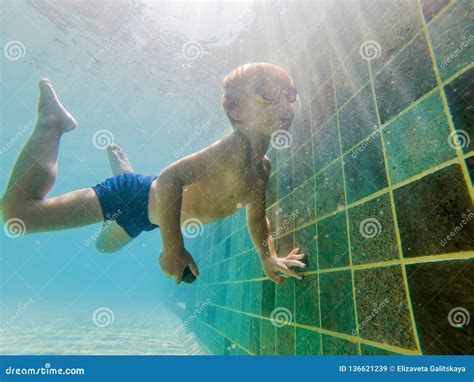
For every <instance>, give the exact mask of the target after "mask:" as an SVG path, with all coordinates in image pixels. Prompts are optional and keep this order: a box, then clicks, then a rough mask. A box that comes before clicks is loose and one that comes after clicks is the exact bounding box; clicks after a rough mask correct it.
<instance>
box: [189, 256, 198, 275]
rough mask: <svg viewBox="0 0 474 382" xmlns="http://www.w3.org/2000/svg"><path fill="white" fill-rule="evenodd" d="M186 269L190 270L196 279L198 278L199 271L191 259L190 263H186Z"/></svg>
mask: <svg viewBox="0 0 474 382" xmlns="http://www.w3.org/2000/svg"><path fill="white" fill-rule="evenodd" d="M187 265H188V267H189V269H191V272H193V274H194V276H196V277H198V276H199V269H198V267H197V265H196V263H195V262H194V260H193V258H192V257H191V259H190V261H189V262H188V264H187Z"/></svg>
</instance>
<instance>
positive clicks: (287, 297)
mask: <svg viewBox="0 0 474 382" xmlns="http://www.w3.org/2000/svg"><path fill="white" fill-rule="evenodd" d="M297 281H298V280H297ZM275 292H276V302H275V309H274V310H273V312H272V313H273V316H274V317H278V315H277V313H278V312H280V311H281V312H284V314H282V317H284V318H288V319H289V321H293V320H294V317H295V278H293V277H291V278H287V279H286V280H284V281H283V283H282V284H278V285H276V287H275ZM272 313H270V316H272Z"/></svg>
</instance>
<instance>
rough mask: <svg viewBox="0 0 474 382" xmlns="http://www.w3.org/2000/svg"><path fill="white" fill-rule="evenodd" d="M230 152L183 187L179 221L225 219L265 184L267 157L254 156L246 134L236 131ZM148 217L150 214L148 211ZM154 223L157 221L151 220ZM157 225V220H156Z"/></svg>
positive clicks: (151, 192)
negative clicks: (195, 180)
mask: <svg viewBox="0 0 474 382" xmlns="http://www.w3.org/2000/svg"><path fill="white" fill-rule="evenodd" d="M232 139H235V140H236V142H235V144H234V145H232V147H233V149H232V150H233V151H232V152H229V153H228V156H227V158H225V159H224V160H216V161H215V162H214V163H213V165H212V166H211V168H209V171H208V173H209V175H208V176H207V177H206V178H204V179H202V180H201V181H199V182H197V183H193V184H190V185H187V186H185V187H184V189H183V202H182V206H181V223H183V222H184V221H186V220H187V219H190V218H195V219H199V220H200V221H201V222H202V223H203V224H205V223H210V222H213V221H215V220H219V219H222V218H225V217H226V216H229V215H231V214H233V213H234V212H235V211H237V210H238V209H239V208H242V207H244V206H245V205H246V204H248V203H250V202H251V201H252V200H254V199H255V197H256V194H257V193H258V192H259V187H260V188H261V187H266V178H267V177H268V172H269V164H270V160H269V159H268V157H266V156H265V157H263V158H262V157H260V158H255V157H254V156H253V154H252V150H251V148H250V144H249V143H248V141H247V142H245V141H244V140H245V139H246V138H245V137H242V135H239V134H236V135H235V136H234V137H232ZM158 181H159V180H158V179H155V181H154V182H153V184H152V186H151V190H150V199H149V208H150V209H152V210H153V209H154V203H155V202H154V200H153V197H152V195H154V194H155V191H156V185H157V182H158ZM149 215H150V219H151V220H152V221H153V220H155V219H153V218H152V216H153V213H149ZM154 223H156V222H154ZM156 224H157V223H156Z"/></svg>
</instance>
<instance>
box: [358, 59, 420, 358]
mask: <svg viewBox="0 0 474 382" xmlns="http://www.w3.org/2000/svg"><path fill="white" fill-rule="evenodd" d="M367 67H368V69H369V78H370V87H371V93H372V97H373V102H374V105H375V113H376V115H377V124H378V126H380V125H381V120H380V113H379V105H378V104H377V97H376V95H375V84H374V81H373V77H372V67H371V65H370V62H369V61H367ZM380 143H381V146H382V153H383V158H384V167H385V176H386V178H387V184H388V189H389V197H390V207H391V210H392V219H393V227H394V231H395V240H396V242H397V252H398V256H399V259H400V261H402V260H403V247H402V240H401V237H400V229H399V226H398V218H397V210H396V208H395V198H394V195H393V188H392V178H391V176H390V170H389V166H388V154H387V150H386V147H385V141H384V137H383V132H382V130H381V131H380ZM400 265H401V270H402V278H403V286H404V289H405V295H406V299H407V307H408V313H409V316H410V321H411V326H412V332H413V333H412V334H413V337H414V339H415V345H416V348H417V351H418V352H419V354H422V351H421V346H420V339H419V337H418V331H417V327H416V321H415V315H414V313H413V305H412V302H411V296H410V289H409V287H408V278H407V273H406V269H405V264H403V263H401V264H400Z"/></svg>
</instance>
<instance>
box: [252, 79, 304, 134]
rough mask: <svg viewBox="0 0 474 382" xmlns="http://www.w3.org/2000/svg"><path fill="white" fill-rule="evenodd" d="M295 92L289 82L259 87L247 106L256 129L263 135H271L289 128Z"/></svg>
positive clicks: (291, 120) (292, 115) (292, 114)
mask: <svg viewBox="0 0 474 382" xmlns="http://www.w3.org/2000/svg"><path fill="white" fill-rule="evenodd" d="M296 97H297V92H296V89H295V87H294V86H293V83H292V82H291V81H289V80H288V81H285V82H274V83H269V84H266V85H265V86H261V87H260V88H259V89H257V91H256V92H255V93H254V94H251V95H250V97H249V102H248V104H247V106H248V107H249V108H250V110H249V111H250V113H248V114H247V115H252V117H253V120H254V121H255V122H256V123H255V124H256V127H258V128H261V129H262V132H263V133H266V134H271V133H273V132H274V131H275V130H278V129H284V130H287V129H289V128H290V126H291V123H292V122H293V117H294V112H293V106H292V104H293V103H294V102H295V101H296Z"/></svg>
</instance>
